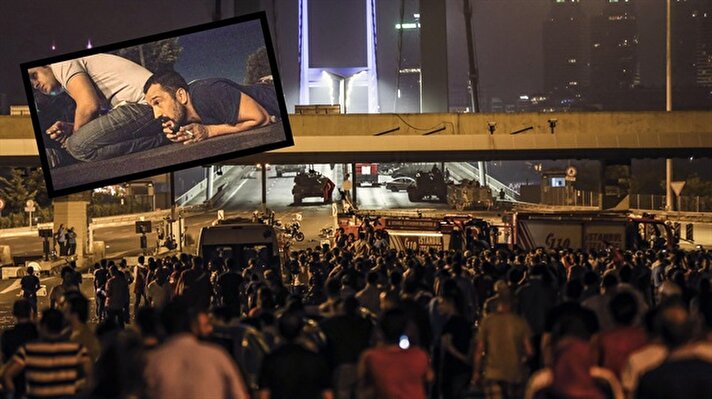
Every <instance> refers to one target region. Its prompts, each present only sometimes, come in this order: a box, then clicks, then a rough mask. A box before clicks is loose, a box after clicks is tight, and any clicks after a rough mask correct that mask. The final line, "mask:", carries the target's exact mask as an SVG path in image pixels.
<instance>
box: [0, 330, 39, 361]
mask: <svg viewBox="0 0 712 399" xmlns="http://www.w3.org/2000/svg"><path fill="white" fill-rule="evenodd" d="M35 339H37V326H35V325H34V324H32V323H20V324H17V325H15V326H14V327H12V328H10V329H8V330H6V331H5V332H3V333H2V356H3V359H5V361H7V360H9V359H11V358H12V355H14V354H15V352H17V348H19V347H20V346H22V345H24V344H25V343H27V342H30V341H33V340H35Z"/></svg>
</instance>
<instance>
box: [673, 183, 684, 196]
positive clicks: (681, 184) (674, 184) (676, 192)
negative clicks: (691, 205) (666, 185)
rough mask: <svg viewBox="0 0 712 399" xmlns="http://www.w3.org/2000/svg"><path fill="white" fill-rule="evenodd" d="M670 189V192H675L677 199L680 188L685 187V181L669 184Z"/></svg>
mask: <svg viewBox="0 0 712 399" xmlns="http://www.w3.org/2000/svg"><path fill="white" fill-rule="evenodd" d="M670 187H671V188H672V191H673V192H675V195H677V196H678V197H679V196H680V193H681V192H682V188H683V187H685V181H673V182H670Z"/></svg>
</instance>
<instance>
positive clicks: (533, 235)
mask: <svg viewBox="0 0 712 399" xmlns="http://www.w3.org/2000/svg"><path fill="white" fill-rule="evenodd" d="M505 223H506V224H507V225H508V227H509V229H510V230H511V233H512V234H510V235H509V236H510V240H511V241H510V242H509V244H511V245H513V246H516V247H519V248H521V249H527V250H529V249H535V248H546V249H584V250H602V249H606V248H620V249H648V248H661V249H662V248H673V247H675V246H676V245H677V237H676V236H675V233H674V230H673V228H672V227H671V226H669V225H668V224H666V223H665V222H664V221H662V220H659V219H654V218H652V217H649V216H647V215H645V216H633V215H629V214H624V213H615V212H611V213H603V212H585V213H581V212H567V213H532V212H515V213H512V214H509V215H507V216H505Z"/></svg>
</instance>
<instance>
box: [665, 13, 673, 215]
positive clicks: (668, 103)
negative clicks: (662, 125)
mask: <svg viewBox="0 0 712 399" xmlns="http://www.w3.org/2000/svg"><path fill="white" fill-rule="evenodd" d="M670 13H671V7H670V0H667V13H666V23H665V111H667V112H670V111H672V57H671V50H672V45H671V43H672V33H671V31H670V29H671V22H670V21H671V17H670ZM671 184H672V159H671V158H667V159H665V210H666V211H671V210H672V200H673V198H672V185H671Z"/></svg>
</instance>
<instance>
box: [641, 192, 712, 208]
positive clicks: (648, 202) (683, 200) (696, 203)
mask: <svg viewBox="0 0 712 399" xmlns="http://www.w3.org/2000/svg"><path fill="white" fill-rule="evenodd" d="M630 207H631V208H634V209H648V210H654V211H660V210H665V196H664V195H661V194H631V195H630ZM673 207H674V209H672V210H674V211H680V212H712V198H711V197H707V196H699V195H695V196H693V195H683V196H680V197H678V198H675V201H673Z"/></svg>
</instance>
